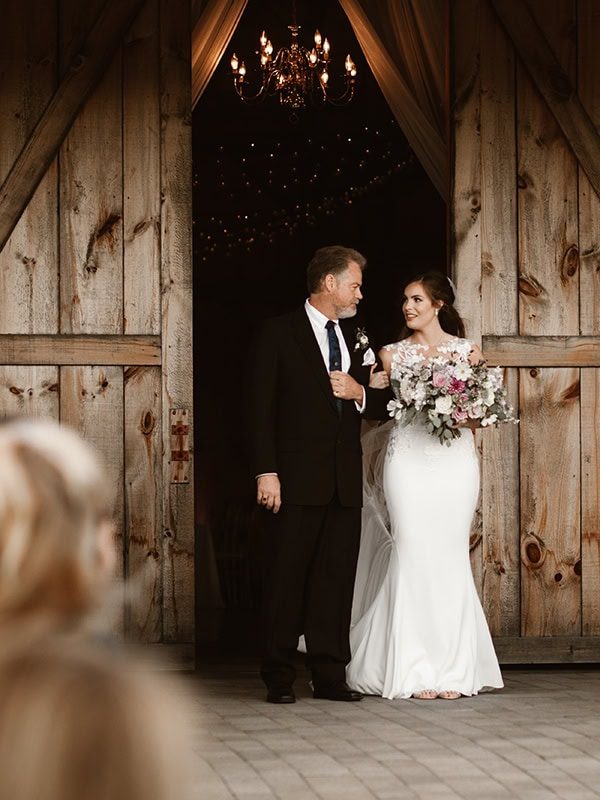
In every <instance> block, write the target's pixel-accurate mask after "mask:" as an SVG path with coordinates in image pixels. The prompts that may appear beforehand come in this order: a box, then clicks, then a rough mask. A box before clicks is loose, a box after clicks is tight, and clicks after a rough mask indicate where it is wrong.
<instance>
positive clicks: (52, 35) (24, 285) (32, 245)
mask: <svg viewBox="0 0 600 800" xmlns="http://www.w3.org/2000/svg"><path fill="white" fill-rule="evenodd" d="M56 30H57V20H56V7H55V5H54V4H52V3H50V4H48V3H46V2H44V0H24V2H21V3H16V2H11V3H7V4H6V8H4V7H3V12H2V26H1V27H0V130H1V131H2V139H1V141H2V146H1V147H0V184H2V183H3V181H4V180H5V179H6V177H7V175H8V172H9V170H10V168H11V167H12V165H13V163H14V161H15V159H16V158H17V156H18V155H19V153H20V152H21V150H22V148H23V145H24V144H25V142H26V141H27V139H28V137H29V136H30V134H31V131H32V130H33V128H34V127H35V125H36V124H37V122H38V119H39V117H40V116H41V114H42V112H43V111H44V109H45V107H46V105H47V104H48V101H49V100H50V98H51V97H52V94H53V92H54V89H55V86H56V81H57V64H56V59H57V41H56ZM56 197H57V170H56V162H55V161H52V163H51V165H50V167H49V169H48V172H47V174H46V176H45V177H44V179H43V180H42V182H41V184H40V185H39V187H38V189H37V191H36V192H35V194H34V195H33V196H32V198H31V200H30V202H29V206H28V208H27V209H26V210H25V211H24V213H23V215H22V217H21V220H20V222H19V223H18V224H17V226H16V227H15V228H14V230H13V232H12V235H11V237H10V240H9V241H8V242H7V243H6V246H5V248H4V250H3V251H2V252H1V253H0V332H6V333H55V332H56V331H57V330H58V304H57V302H56V299H57V296H58V220H57V217H56ZM0 250H1V248H0Z"/></svg>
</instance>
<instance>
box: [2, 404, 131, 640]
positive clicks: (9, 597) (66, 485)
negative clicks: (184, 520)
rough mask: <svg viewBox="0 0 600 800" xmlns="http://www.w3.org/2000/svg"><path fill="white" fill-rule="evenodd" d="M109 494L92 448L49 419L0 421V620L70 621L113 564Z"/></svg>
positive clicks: (97, 593)
mask: <svg viewBox="0 0 600 800" xmlns="http://www.w3.org/2000/svg"><path fill="white" fill-rule="evenodd" d="M110 506H111V503H110V493H109V491H108V488H107V485H106V481H105V478H104V474H103V471H102V469H101V467H100V465H99V462H98V459H97V458H96V455H95V453H94V452H93V450H92V449H91V448H90V447H89V446H88V445H87V444H86V443H85V442H83V441H82V439H80V438H79V436H77V435H76V434H75V433H74V432H73V431H70V430H68V429H66V428H63V427H61V426H59V425H58V424H56V423H53V422H50V421H40V420H33V419H24V420H16V421H13V422H8V423H5V424H3V425H0V625H3V624H6V623H8V624H10V623H11V622H14V623H17V625H18V626H22V625H23V624H24V623H26V622H28V621H32V620H33V621H40V620H46V621H51V622H54V623H55V624H56V623H58V625H59V626H65V625H66V626H72V625H73V624H76V623H78V622H80V621H81V620H83V619H85V618H86V617H87V616H88V615H90V614H91V612H92V611H93V610H94V609H95V608H96V607H98V606H99V605H100V603H101V601H102V598H103V595H104V592H105V590H106V587H107V583H108V580H109V578H110V576H111V573H112V571H113V568H114V559H115V553H114V547H113V544H112V538H113V533H114V529H113V526H112V524H111V522H110V516H109V515H110V510H111V509H110Z"/></svg>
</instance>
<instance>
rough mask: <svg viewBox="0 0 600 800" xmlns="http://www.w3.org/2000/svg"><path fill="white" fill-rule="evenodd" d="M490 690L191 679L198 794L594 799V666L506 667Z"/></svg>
mask: <svg viewBox="0 0 600 800" xmlns="http://www.w3.org/2000/svg"><path fill="white" fill-rule="evenodd" d="M504 678H505V683H506V688H505V689H504V690H503V691H501V692H498V693H494V694H482V695H480V696H479V697H474V698H462V699H460V700H457V701H455V702H448V701H442V700H435V701H433V702H426V701H418V700H400V701H389V700H382V699H380V698H374V697H369V698H365V699H364V700H363V701H362V702H360V703H332V702H329V701H325V700H313V699H312V698H311V696H310V692H309V689H308V687H307V686H302V685H301V684H300V681H299V682H298V684H297V686H296V690H297V694H298V696H299V699H298V702H297V703H296V704H295V705H291V706H276V705H270V704H267V703H265V702H264V690H263V687H262V684H261V683H260V681H259V680H258V679H257V678H256V677H255V675H254V674H252V673H251V672H250V671H248V670H246V671H244V670H241V669H240V670H235V669H229V670H223V671H222V672H221V673H220V674H219V673H218V672H216V671H214V670H211V671H210V672H209V673H206V674H205V675H199V676H196V677H195V678H194V679H193V690H194V695H195V697H197V702H196V707H195V709H194V716H195V724H196V731H197V741H196V742H195V750H196V752H197V756H198V758H197V763H196V767H197V773H196V778H197V784H196V785H197V787H198V791H197V796H198V798H202V800H225V798H232V797H233V798H244V800H263V798H282V800H305V799H306V800H308V798H326V799H327V800H363V799H366V798H382V800H383V799H384V798H385V799H386V800H387V799H388V798H389V799H390V800H391V799H392V798H398V799H399V800H404V798H406V799H407V800H408V798H423V800H446V798H474V799H477V800H496V798H524V799H526V800H546V798H564V800H588V799H589V800H591V798H600V670H596V669H594V668H589V669H572V670H564V669H555V670H524V669H520V670H518V671H517V670H507V671H506V672H505V673H504Z"/></svg>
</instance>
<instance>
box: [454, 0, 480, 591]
mask: <svg viewBox="0 0 600 800" xmlns="http://www.w3.org/2000/svg"><path fill="white" fill-rule="evenodd" d="M450 30H451V37H452V44H451V50H452V60H453V88H454V91H453V96H452V112H451V113H452V119H453V124H454V159H453V180H452V223H451V224H452V229H453V242H452V266H451V271H452V275H453V277H454V280H455V283H456V286H457V290H458V291H457V299H458V309H459V312H460V314H461V315H462V317H463V319H464V320H465V324H466V326H467V336H468V337H469V338H470V339H473V340H474V341H475V342H477V343H479V341H480V338H481V268H480V265H481V218H480V211H481V140H480V135H479V131H480V124H481V120H480V89H481V86H480V72H479V61H480V44H481V4H480V3H479V2H478V0H457V2H454V3H452V4H451V21H450ZM476 438H477V447H478V449H480V446H481V437H480V434H479V433H478V434H477V437H476ZM470 549H471V568H472V570H473V577H474V579H475V585H476V586H477V590H478V591H479V592H480V593H481V588H482V582H483V562H482V551H483V548H482V509H481V497H480V499H479V503H478V507H477V510H476V512H475V517H474V520H473V526H472V530H471V538H470Z"/></svg>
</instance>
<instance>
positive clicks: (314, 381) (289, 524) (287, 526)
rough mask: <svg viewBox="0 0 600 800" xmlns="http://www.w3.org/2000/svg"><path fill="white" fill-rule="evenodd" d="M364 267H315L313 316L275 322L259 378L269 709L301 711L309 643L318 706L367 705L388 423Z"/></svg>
mask: <svg viewBox="0 0 600 800" xmlns="http://www.w3.org/2000/svg"><path fill="white" fill-rule="evenodd" d="M365 263H366V262H365V259H364V257H363V256H362V255H361V254H360V253H358V252H357V251H356V250H351V249H349V248H346V247H339V246H334V247H323V248H321V249H320V250H318V251H317V252H316V253H315V255H314V257H313V258H312V260H311V262H310V264H309V265H308V270H307V278H308V290H309V294H310V297H309V298H308V300H307V301H306V303H305V305H304V307H302V308H300V309H298V310H297V311H294V312H292V313H290V314H286V315H284V316H282V317H278V318H276V319H272V320H268V321H267V322H266V324H265V325H264V328H263V330H262V332H261V334H260V335H259V338H258V342H257V346H256V349H255V353H254V360H253V362H252V372H251V379H250V383H251V400H250V412H251V419H250V429H251V441H252V456H253V462H254V464H253V466H254V474H255V476H256V482H257V501H258V503H259V504H260V505H261V506H262V507H263V508H265V509H266V510H268V511H270V512H272V514H271V518H270V520H269V544H268V546H269V564H268V569H267V582H266V591H265V610H264V626H265V627H264V636H265V639H264V659H263V663H262V668H261V675H262V677H263V680H264V681H265V684H266V686H267V690H268V694H267V700H268V701H269V702H273V703H293V702H295V695H294V691H293V683H294V679H295V677H296V670H295V667H294V656H295V651H296V649H297V644H298V637H299V635H300V634H302V633H303V634H304V636H305V640H306V649H307V665H308V667H309V668H310V670H311V671H312V679H313V694H314V697H316V698H323V699H329V700H350V701H355V700H360V699H361V695H360V694H359V693H358V692H353V691H351V690H350V689H349V688H348V686H347V685H346V683H345V668H346V664H347V663H348V662H349V661H350V646H349V641H348V634H349V628H350V613H351V607H352V594H353V587H354V577H355V571H356V560H357V556H358V548H359V541H360V519H361V510H360V509H361V504H362V453H361V446H360V421H361V414H362V413H363V412H364V411H365V410H366V407H367V406H369V408H370V410H371V406H374V407H376V408H375V412H376V413H375V414H369V416H372V415H373V416H380V415H381V414H382V403H383V407H385V402H386V401H387V395H386V393H385V392H381V391H380V390H377V389H369V387H368V383H369V375H370V372H371V371H372V366H371V365H372V364H374V362H375V357H374V354H373V351H372V350H371V348H370V347H369V343H368V339H367V337H366V335H365V333H364V331H363V330H361V329H357V328H356V326H355V325H354V324H353V323H352V317H354V316H355V314H356V310H357V306H358V303H359V301H360V300H361V299H362V294H361V285H362V271H363V269H364V267H365Z"/></svg>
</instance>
